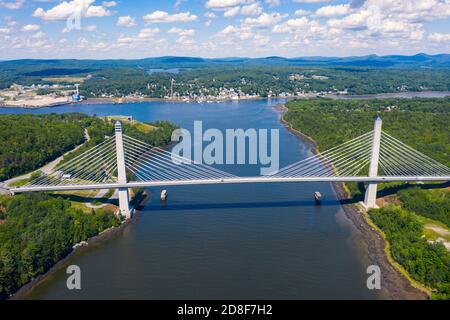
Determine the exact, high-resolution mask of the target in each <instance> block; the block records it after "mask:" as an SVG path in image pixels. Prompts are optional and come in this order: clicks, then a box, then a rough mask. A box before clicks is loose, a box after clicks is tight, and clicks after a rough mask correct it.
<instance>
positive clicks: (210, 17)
mask: <svg viewBox="0 0 450 320" xmlns="http://www.w3.org/2000/svg"><path fill="white" fill-rule="evenodd" d="M204 16H205V17H206V18H209V19H214V18H216V17H217V16H216V14H215V13H214V12H210V11H208V12H206V13H205V14H204Z"/></svg>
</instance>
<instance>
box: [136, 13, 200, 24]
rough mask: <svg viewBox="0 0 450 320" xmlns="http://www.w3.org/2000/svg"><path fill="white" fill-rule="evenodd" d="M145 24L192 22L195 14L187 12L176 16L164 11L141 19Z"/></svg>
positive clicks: (194, 19)
mask: <svg viewBox="0 0 450 320" xmlns="http://www.w3.org/2000/svg"><path fill="white" fill-rule="evenodd" d="M142 18H143V19H144V21H145V22H147V23H173V22H192V21H196V20H197V18H198V17H197V16H196V15H195V14H191V13H190V12H189V11H187V12H181V13H176V14H169V13H167V12H165V11H160V10H158V11H155V12H152V13H149V14H147V15H145V16H144V17H142Z"/></svg>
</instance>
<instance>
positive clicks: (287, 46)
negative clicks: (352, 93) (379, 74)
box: [0, 0, 450, 60]
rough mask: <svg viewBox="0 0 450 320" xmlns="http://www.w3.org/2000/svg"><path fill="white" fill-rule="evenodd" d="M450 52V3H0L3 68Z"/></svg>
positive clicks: (195, 0)
mask: <svg viewBox="0 0 450 320" xmlns="http://www.w3.org/2000/svg"><path fill="white" fill-rule="evenodd" d="M419 52H424V53H429V54H436V53H450V0H164V1H157V0H117V1H97V0H72V1H70V0H68V1H58V0H28V1H25V0H0V59H3V60H5V59H23V58H38V59H44V58H50V59H53V58H58V59H59V58H61V59H62V58H72V59H88V58H89V59H118V58H123V59H136V58H145V57H157V56H167V55H170V56H196V57H206V58H219V57H263V56H275V55H276V56H284V57H303V56H333V57H336V56H361V55H368V54H378V55H389V54H402V55H412V54H416V53H419Z"/></svg>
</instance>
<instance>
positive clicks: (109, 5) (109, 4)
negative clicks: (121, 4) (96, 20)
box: [102, 1, 117, 8]
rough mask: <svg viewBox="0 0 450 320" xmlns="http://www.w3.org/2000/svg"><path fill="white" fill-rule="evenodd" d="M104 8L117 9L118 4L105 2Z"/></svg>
mask: <svg viewBox="0 0 450 320" xmlns="http://www.w3.org/2000/svg"><path fill="white" fill-rule="evenodd" d="M102 6H104V7H105V8H111V7H116V6H117V2H116V1H103V3H102Z"/></svg>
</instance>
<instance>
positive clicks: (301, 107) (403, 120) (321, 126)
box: [285, 98, 450, 166]
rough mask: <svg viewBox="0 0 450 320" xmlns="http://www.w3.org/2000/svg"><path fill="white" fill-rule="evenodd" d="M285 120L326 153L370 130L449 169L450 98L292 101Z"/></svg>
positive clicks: (288, 105)
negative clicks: (377, 128) (379, 129)
mask: <svg viewBox="0 0 450 320" xmlns="http://www.w3.org/2000/svg"><path fill="white" fill-rule="evenodd" d="M287 107H288V111H287V113H286V115H285V120H286V121H288V122H289V123H291V124H292V125H293V127H294V128H296V129H298V130H299V131H301V132H302V133H304V134H306V135H308V136H310V137H312V138H313V139H314V140H315V141H316V142H317V143H318V144H319V147H320V149H321V150H327V149H329V148H332V147H334V146H337V145H339V144H341V143H344V142H346V141H348V140H350V139H352V138H356V137H358V136H360V135H362V134H364V133H366V132H369V131H371V130H373V124H374V119H375V118H376V116H377V115H380V116H381V117H382V119H383V130H384V131H386V132H387V133H389V134H391V135H392V136H394V137H395V138H397V139H399V140H401V141H402V142H404V143H406V144H408V145H410V146H411V147H413V148H415V149H416V150H418V151H420V152H422V153H424V154H426V155H427V156H429V157H431V158H433V159H435V160H437V161H439V162H441V163H443V164H446V165H447V166H450V127H449V123H450V98H443V99H424V98H415V99H371V100H331V99H313V100H296V101H292V102H290V103H288V104H287Z"/></svg>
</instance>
